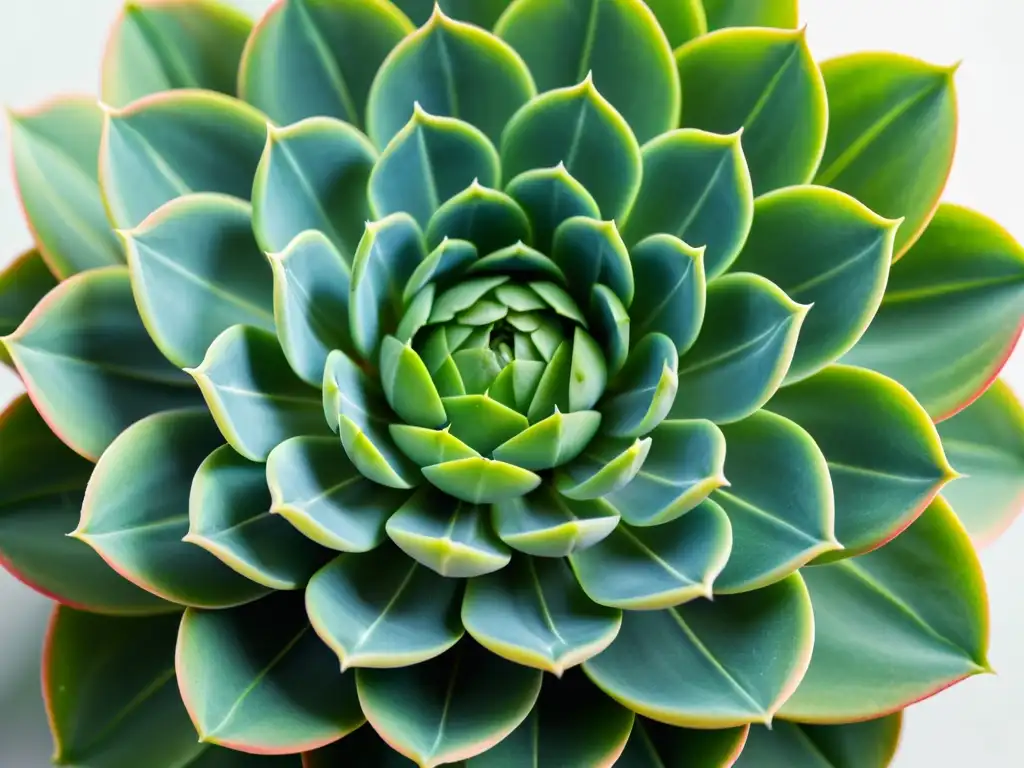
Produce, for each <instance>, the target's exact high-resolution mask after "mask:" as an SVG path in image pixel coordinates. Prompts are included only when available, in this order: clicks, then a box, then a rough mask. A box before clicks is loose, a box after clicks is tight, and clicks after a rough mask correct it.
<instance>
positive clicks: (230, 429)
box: [188, 325, 328, 461]
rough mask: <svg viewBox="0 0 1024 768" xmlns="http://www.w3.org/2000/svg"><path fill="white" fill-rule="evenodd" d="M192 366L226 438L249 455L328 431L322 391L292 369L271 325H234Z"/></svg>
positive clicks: (263, 456) (257, 456)
mask: <svg viewBox="0 0 1024 768" xmlns="http://www.w3.org/2000/svg"><path fill="white" fill-rule="evenodd" d="M188 370H189V373H191V374H192V376H193V378H195V380H196V383H198V384H199V388H200V389H201V390H202V392H203V396H204V397H205V398H206V404H207V406H208V407H209V409H210V412H211V413H212V414H213V418H214V419H215V420H216V421H217V426H218V427H220V431H221V433H222V434H223V435H224V439H225V440H227V441H228V443H230V445H231V447H232V448H234V449H235V450H236V451H238V452H239V453H240V454H242V456H244V457H245V458H247V459H251V460H253V461H266V460H267V456H269V455H270V452H271V451H272V450H274V448H275V447H277V446H278V445H279V444H280V443H282V442H284V441H285V440H287V439H288V438H290V437H297V436H300V435H323V434H328V425H327V424H326V423H325V422H324V418H323V406H322V403H321V398H320V393H319V392H317V391H316V389H314V388H313V387H311V386H309V385H308V384H306V383H305V382H303V381H301V380H300V379H299V378H298V377H297V376H296V375H295V374H294V373H292V370H291V368H289V367H288V361H287V360H286V359H285V356H284V353H283V352H282V351H281V346H280V344H278V342H277V338H276V337H275V336H274V335H273V334H271V333H268V332H267V331H263V330H260V329H258V328H253V327H250V326H245V325H235V326H232V327H231V328H228V329H227V330H226V331H224V333H222V334H221V335H220V336H218V337H217V339H216V340H215V341H214V342H213V344H212V345H210V349H209V351H208V352H207V353H206V357H205V358H204V359H203V362H202V364H201V365H200V366H199V367H198V368H195V369H188Z"/></svg>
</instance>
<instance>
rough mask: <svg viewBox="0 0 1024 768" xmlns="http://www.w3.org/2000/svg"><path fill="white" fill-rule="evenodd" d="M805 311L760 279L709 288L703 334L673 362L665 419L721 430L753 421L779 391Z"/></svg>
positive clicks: (737, 278)
mask: <svg viewBox="0 0 1024 768" xmlns="http://www.w3.org/2000/svg"><path fill="white" fill-rule="evenodd" d="M809 310H810V307H808V306H805V305H803V304H797V303H796V302H795V301H793V300H792V299H791V298H789V297H788V296H787V295H786V294H785V292H784V291H782V290H781V289H780V288H779V287H778V286H776V285H775V284H774V283H772V282H770V281H769V280H766V279H765V278H763V277H760V276H758V275H753V274H748V273H736V274H731V275H726V276H724V277H720V278H718V279H717V280H713V281H712V282H711V284H710V285H709V286H708V294H707V309H706V311H705V314H704V324H703V326H702V330H701V334H700V336H698V337H697V343H696V344H694V345H693V347H692V348H691V349H690V351H689V352H687V353H686V354H685V355H684V356H683V357H682V359H681V360H680V361H679V392H678V394H677V396H676V399H675V404H674V406H673V408H672V410H671V412H670V414H669V416H670V418H673V419H693V418H703V419H710V420H711V421H714V422H715V423H717V424H726V423H730V422H733V421H738V420H740V419H743V418H745V417H747V416H749V415H750V414H752V413H755V412H756V411H757V410H758V409H759V408H761V406H763V405H764V404H765V403H766V402H768V400H769V399H770V398H771V396H772V395H773V394H775V391H776V390H777V389H778V388H779V385H781V384H782V381H783V379H784V378H785V376H786V372H787V371H788V370H789V366H790V363H791V361H792V360H793V354H794V350H795V348H796V344H797V337H798V335H799V334H800V329H801V327H802V326H803V323H804V319H805V318H806V317H807V312H808V311H809Z"/></svg>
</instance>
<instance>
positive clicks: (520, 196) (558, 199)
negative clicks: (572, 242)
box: [505, 162, 601, 253]
mask: <svg viewBox="0 0 1024 768" xmlns="http://www.w3.org/2000/svg"><path fill="white" fill-rule="evenodd" d="M505 192H506V193H507V194H508V195H509V196H510V197H511V198H512V199H513V200H515V201H516V202H517V203H519V206H520V207H521V208H522V209H523V210H524V211H525V212H526V216H527V218H529V220H530V224H531V227H532V229H533V244H534V246H535V247H536V248H537V250H538V251H540V252H541V253H550V252H551V245H552V242H553V240H554V236H555V230H557V229H558V227H559V225H560V224H561V223H562V222H563V221H565V220H566V219H571V218H572V217H573V216H586V217H587V218H590V219H599V218H601V209H600V208H599V207H598V205H597V202H596V201H595V200H594V198H593V196H592V195H591V194H590V192H589V191H588V190H587V188H586V187H585V186H583V185H582V184H580V182H579V181H577V180H576V178H575V177H573V175H572V174H571V173H569V171H568V170H567V169H566V167H565V163H564V162H560V163H559V164H558V165H556V166H555V167H554V168H534V169H532V170H528V171H523V172H522V173H520V174H519V175H518V176H516V177H515V178H513V179H512V180H511V181H510V182H509V183H508V185H507V186H506V187H505Z"/></svg>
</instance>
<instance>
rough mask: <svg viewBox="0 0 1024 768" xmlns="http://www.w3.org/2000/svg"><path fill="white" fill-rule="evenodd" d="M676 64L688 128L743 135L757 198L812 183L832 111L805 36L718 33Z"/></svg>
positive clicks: (681, 53) (689, 47)
mask: <svg viewBox="0 0 1024 768" xmlns="http://www.w3.org/2000/svg"><path fill="white" fill-rule="evenodd" d="M676 63H677V64H678V66H679V74H680V80H681V81H682V85H683V121H682V125H683V127H684V128H702V129H704V130H706V131H712V132H714V133H721V134H727V133H733V132H735V131H737V130H740V129H742V131H743V137H742V141H743V154H744V155H745V156H746V159H747V165H748V166H749V167H750V177H751V180H752V182H753V185H754V195H755V196H756V195H762V194H764V193H765V192H770V191H772V190H773V189H778V188H780V187H788V186H790V185H792V184H805V183H806V182H808V181H810V180H811V178H812V177H813V176H814V172H815V171H816V170H817V169H818V163H819V162H820V161H821V157H822V153H823V152H824V151H825V134H826V131H827V129H828V125H829V112H828V104H827V103H826V96H825V83H824V82H823V80H822V74H821V71H820V70H819V69H818V65H817V64H816V63H815V61H814V57H813V56H812V55H811V51H810V49H809V48H808V46H807V38H806V35H805V32H804V30H778V29H767V28H757V29H755V28H745V29H744V28H738V29H723V30H719V31H717V32H712V33H711V34H709V35H705V36H704V37H700V38H698V39H696V40H694V41H692V42H690V43H687V44H686V45H684V46H683V47H682V48H680V49H679V50H677V51H676ZM723 81H727V82H728V83H729V88H728V89H725V90H723V89H722V88H721V87H720V84H721V83H722V82H723Z"/></svg>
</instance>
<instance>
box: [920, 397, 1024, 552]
mask: <svg viewBox="0 0 1024 768" xmlns="http://www.w3.org/2000/svg"><path fill="white" fill-rule="evenodd" d="M939 435H940V436H941V437H942V445H943V447H944V448H945V451H946V455H947V456H949V458H950V460H951V461H952V463H953V466H955V467H956V468H957V469H958V470H960V471H961V472H963V473H964V477H961V478H959V479H956V480H954V481H953V483H952V484H951V485H948V486H946V488H945V489H944V490H943V492H942V494H943V496H944V497H945V499H946V500H947V501H948V502H949V503H950V504H951V505H952V506H953V510H954V511H955V512H956V514H957V517H959V518H960V520H961V522H963V524H964V526H965V527H966V528H967V531H968V533H970V534H971V538H972V539H974V541H975V542H976V544H978V545H984V544H986V543H989V542H991V541H993V540H995V539H996V538H997V537H998V536H999V535H1000V534H1001V533H1002V532H1003V531H1005V530H1006V529H1007V528H1008V527H1009V526H1010V524H1011V523H1012V522H1013V521H1014V520H1015V519H1016V517H1017V515H1018V514H1020V511H1021V508H1022V507H1024V438H1022V437H1021V436H1022V435H1024V408H1022V407H1021V404H1020V402H1019V400H1018V399H1017V396H1016V395H1015V394H1014V392H1013V390H1012V389H1011V388H1010V387H1009V385H1007V384H1006V383H1005V382H1003V381H996V382H995V384H993V385H992V386H991V387H990V388H989V389H988V390H987V391H986V392H985V394H984V395H982V396H981V397H980V398H978V399H977V400H975V401H974V402H973V403H972V404H971V405H969V406H967V408H965V409H964V410H962V411H961V412H960V413H958V414H957V415H956V416H954V417H953V418H951V419H949V420H947V421H944V422H942V423H941V424H939Z"/></svg>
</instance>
